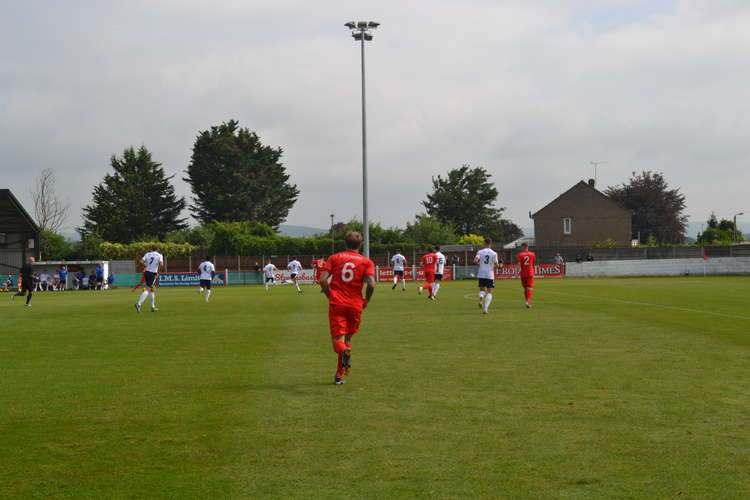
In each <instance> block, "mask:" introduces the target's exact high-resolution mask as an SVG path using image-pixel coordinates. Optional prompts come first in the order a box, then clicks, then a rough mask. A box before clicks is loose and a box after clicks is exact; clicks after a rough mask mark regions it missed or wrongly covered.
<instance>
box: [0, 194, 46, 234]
mask: <svg viewBox="0 0 750 500" xmlns="http://www.w3.org/2000/svg"><path fill="white" fill-rule="evenodd" d="M38 232H39V226H37V224H36V222H34V219H32V218H31V216H30V215H29V213H28V212H27V211H26V210H25V209H24V208H23V206H22V205H21V203H19V201H18V200H17V199H16V197H15V196H13V193H11V191H10V189H0V233H38Z"/></svg>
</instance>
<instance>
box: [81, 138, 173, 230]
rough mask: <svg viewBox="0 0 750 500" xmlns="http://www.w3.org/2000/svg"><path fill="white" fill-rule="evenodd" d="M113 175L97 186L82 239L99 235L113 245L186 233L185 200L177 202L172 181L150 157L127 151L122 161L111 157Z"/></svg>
mask: <svg viewBox="0 0 750 500" xmlns="http://www.w3.org/2000/svg"><path fill="white" fill-rule="evenodd" d="M110 163H111V165H112V169H113V170H114V172H113V173H112V174H107V175H106V176H104V181H102V182H101V183H100V184H98V185H97V186H94V192H93V202H92V204H91V205H87V206H86V207H85V208H84V209H83V227H81V228H78V231H79V233H81V236H82V237H83V238H86V237H87V236H89V235H97V236H98V237H99V238H101V239H103V240H106V241H109V242H113V243H130V242H132V241H135V240H138V239H144V238H146V237H153V238H158V239H163V238H164V237H165V236H166V234H167V233H169V232H170V231H176V230H180V229H185V228H186V227H187V224H186V223H185V219H184V218H180V212H182V210H183V209H184V208H185V199H184V198H177V195H175V190H174V186H172V184H171V182H170V181H171V179H172V177H174V176H169V177H167V176H166V174H165V173H164V169H163V168H162V167H161V164H160V163H156V162H155V161H153V159H152V158H151V153H150V152H149V151H148V150H147V149H146V148H145V146H141V148H140V149H138V151H136V150H135V149H133V148H132V147H130V148H127V149H125V151H124V152H123V154H122V158H121V159H119V158H117V157H116V156H114V155H112V159H111V161H110Z"/></svg>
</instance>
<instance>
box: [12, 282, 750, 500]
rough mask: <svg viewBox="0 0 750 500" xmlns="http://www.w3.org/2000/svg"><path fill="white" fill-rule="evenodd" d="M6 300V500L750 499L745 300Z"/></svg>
mask: <svg viewBox="0 0 750 500" xmlns="http://www.w3.org/2000/svg"><path fill="white" fill-rule="evenodd" d="M497 285H498V288H497V289H496V292H495V298H494V301H493V303H492V307H491V313H490V314H489V315H486V316H482V315H481V314H480V313H479V309H478V307H477V306H476V303H475V300H476V288H475V285H474V283H473V282H471V283H470V282H455V283H451V282H447V283H445V284H444V285H443V287H442V290H441V291H440V295H439V300H438V301H437V302H436V303H430V302H429V301H427V300H426V299H425V298H424V297H418V296H417V294H416V292H415V287H414V285H413V284H410V288H409V290H408V291H407V292H401V291H400V290H397V291H391V290H390V286H387V285H382V284H381V285H380V286H379V287H378V290H377V292H376V294H375V297H374V301H373V303H372V305H371V307H370V309H368V310H367V311H366V312H365V313H364V318H363V328H362V332H361V333H360V334H359V335H357V336H356V337H355V339H354V342H353V344H354V353H353V357H352V366H353V371H352V374H351V375H350V377H349V378H348V383H347V385H345V386H334V385H333V384H332V381H333V372H334V369H335V355H334V354H333V352H332V350H331V347H330V341H329V336H328V331H327V309H326V304H325V302H324V298H323V296H322V295H321V294H319V293H317V291H316V289H315V288H313V287H311V286H307V287H305V293H304V294H302V295H297V294H296V293H294V291H293V289H292V287H289V286H279V287H275V288H273V289H272V290H271V291H270V292H265V291H264V290H263V288H262V287H235V288H229V289H221V288H218V289H215V292H214V295H213V296H212V302H211V303H210V304H205V303H203V301H202V298H201V297H199V295H198V293H197V291H196V290H195V289H189V290H188V289H161V290H160V291H159V293H158V296H157V302H158V306H159V308H160V311H159V312H158V313H150V312H148V311H147V307H144V312H143V313H142V314H136V313H135V311H134V310H133V307H132V303H133V302H134V300H135V298H136V294H131V293H129V292H128V291H127V290H115V291H109V292H102V293H98V292H66V293H46V294H45V293H39V294H35V297H34V305H33V307H32V308H24V307H23V306H22V303H21V302H20V301H18V300H17V301H15V302H10V301H9V300H8V295H7V294H3V295H0V318H2V319H1V321H0V340H1V342H0V497H3V498H5V497H8V498H13V497H18V498H34V497H52V498H212V499H215V498H399V497H403V498H470V497H475V498H672V497H680V498H748V497H750V428H749V426H750V424H749V423H748V409H749V408H750V384H748V380H750V307H748V304H749V303H750V279H749V278H746V277H741V278H673V279H616V280H605V279H598V280H571V279H566V280H547V281H543V280H538V282H537V289H536V293H535V296H534V309H532V310H526V309H524V308H523V300H522V294H521V290H520V285H519V283H518V282H517V281H510V282H502V281H501V282H498V284H497Z"/></svg>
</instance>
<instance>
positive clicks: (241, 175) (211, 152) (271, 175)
mask: <svg viewBox="0 0 750 500" xmlns="http://www.w3.org/2000/svg"><path fill="white" fill-rule="evenodd" d="M281 155H282V150H281V148H272V147H270V146H264V145H263V144H262V143H261V141H260V138H259V137H258V135H257V134H256V133H255V132H250V131H249V130H248V129H246V128H239V124H238V122H237V121H235V120H230V121H228V122H225V123H222V124H221V125H219V126H218V127H211V130H204V131H202V132H200V133H199V134H198V138H197V139H196V141H195V145H194V146H193V155H192V158H191V161H190V164H189V165H188V168H187V171H186V172H187V177H186V178H185V179H183V180H184V181H185V182H187V183H188V184H190V187H191V188H192V190H193V195H194V196H193V200H192V201H193V203H192V204H191V205H190V210H191V211H192V213H193V217H195V218H196V219H198V220H200V221H201V222H211V221H221V222H241V221H249V222H262V223H265V224H268V225H269V226H271V227H273V228H274V229H276V228H278V226H279V224H281V223H282V222H284V221H285V220H286V218H287V216H288V215H289V210H291V208H292V207H293V206H294V203H295V202H296V201H297V197H298V196H299V190H298V189H297V186H296V185H294V184H290V183H289V182H288V181H289V175H288V174H287V173H286V169H285V168H284V166H283V165H282V164H281V162H280V161H279V160H280V159H281Z"/></svg>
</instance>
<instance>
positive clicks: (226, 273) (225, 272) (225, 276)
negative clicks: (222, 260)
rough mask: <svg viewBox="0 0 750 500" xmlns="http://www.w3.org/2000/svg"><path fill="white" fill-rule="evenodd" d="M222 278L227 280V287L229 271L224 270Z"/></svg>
mask: <svg viewBox="0 0 750 500" xmlns="http://www.w3.org/2000/svg"><path fill="white" fill-rule="evenodd" d="M224 278H225V279H226V280H227V286H229V269H227V268H226V267H225V268H224Z"/></svg>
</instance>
